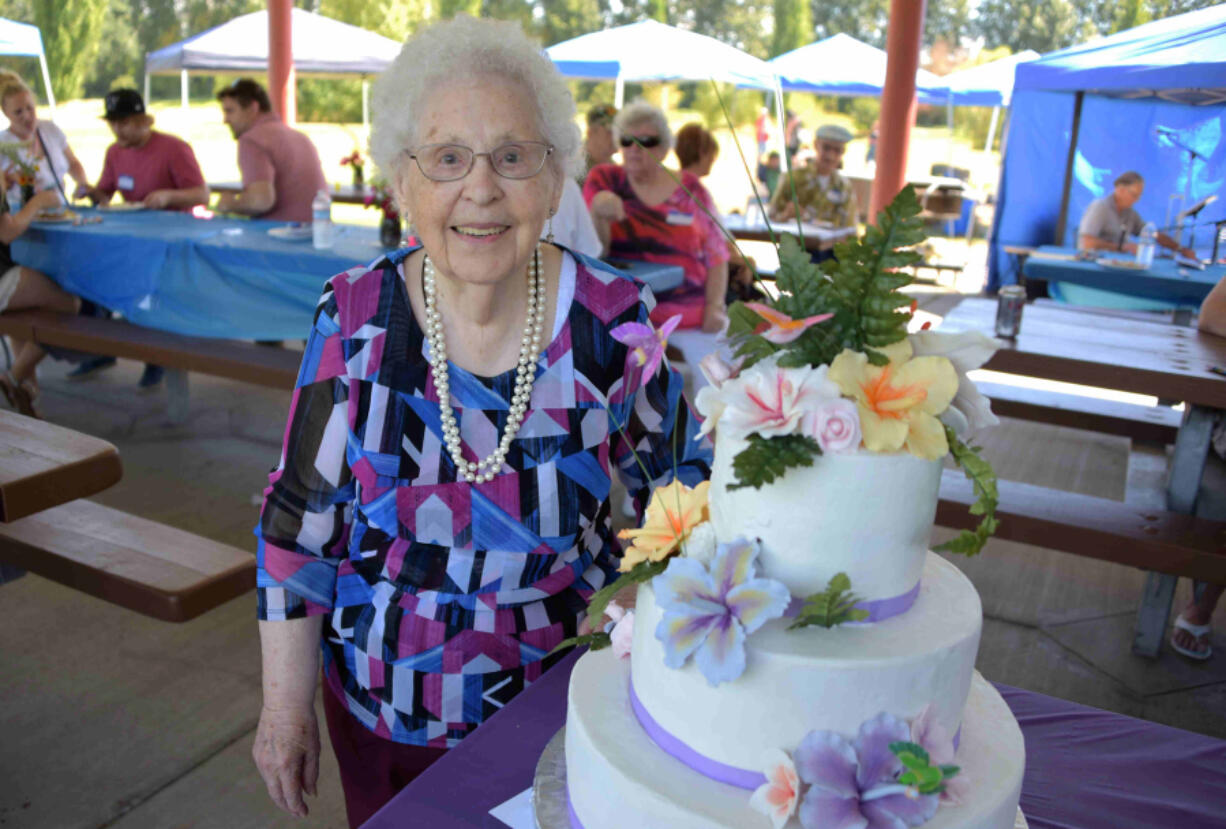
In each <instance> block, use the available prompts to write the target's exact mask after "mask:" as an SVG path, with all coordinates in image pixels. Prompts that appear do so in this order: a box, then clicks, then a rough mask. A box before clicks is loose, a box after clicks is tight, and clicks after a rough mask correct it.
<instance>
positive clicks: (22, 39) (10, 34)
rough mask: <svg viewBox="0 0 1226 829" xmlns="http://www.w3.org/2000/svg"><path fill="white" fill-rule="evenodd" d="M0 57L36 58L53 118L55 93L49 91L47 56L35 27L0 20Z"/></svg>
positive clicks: (49, 79)
mask: <svg viewBox="0 0 1226 829" xmlns="http://www.w3.org/2000/svg"><path fill="white" fill-rule="evenodd" d="M0 55H19V56H21V57H30V58H38V65H39V67H40V68H41V69H42V70H43V88H44V89H46V90H47V103H48V104H49V105H50V107H51V115H52V116H53V117H54V116H55V93H54V92H52V91H51V73H49V72H48V71H47V55H46V53H45V52H43V35H42V32H40V31H39V30H38V27H37V26H31V25H30V24H29V23H18V22H16V21H14V20H5V19H4V18H0Z"/></svg>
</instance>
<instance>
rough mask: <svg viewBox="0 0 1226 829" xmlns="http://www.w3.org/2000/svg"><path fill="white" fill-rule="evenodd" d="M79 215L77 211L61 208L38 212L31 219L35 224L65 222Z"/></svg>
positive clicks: (71, 220)
mask: <svg viewBox="0 0 1226 829" xmlns="http://www.w3.org/2000/svg"><path fill="white" fill-rule="evenodd" d="M79 217H80V214H79V213H74V212H73V211H71V210H61V211H57V212H55V213H38V214H37V215H35V217H34V218H33V220H32V221H33V222H34V223H35V224H67V223H71V222H73V221H74V220H76V219H78V218H79Z"/></svg>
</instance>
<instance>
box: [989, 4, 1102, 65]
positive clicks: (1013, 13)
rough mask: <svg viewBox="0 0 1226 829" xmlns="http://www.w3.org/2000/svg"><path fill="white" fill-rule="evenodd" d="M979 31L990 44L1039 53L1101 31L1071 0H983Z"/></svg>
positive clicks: (1016, 50)
mask: <svg viewBox="0 0 1226 829" xmlns="http://www.w3.org/2000/svg"><path fill="white" fill-rule="evenodd" d="M975 30H976V33H977V34H979V35H982V36H983V38H984V41H985V42H986V44H987V45H988V46H989V47H997V46H1007V47H1009V51H1010V52H1014V53H1016V52H1021V51H1022V50H1024V49H1034V50H1035V51H1036V52H1039V53H1040V54H1043V53H1046V52H1051V51H1053V50H1056V49H1063V48H1064V47H1065V46H1072V45H1073V44H1075V43H1081V42H1082V41H1084V40H1088V39H1089V38H1090V37H1092V36H1093V35H1095V34H1097V33H1098V31H1097V29H1096V27H1095V25H1094V22H1093V21H1092V19H1091V17H1089V16H1083V15H1082V13H1081V10H1080V9H1079V8H1078V7H1077V6H1075V5H1074V4H1073V3H1072V2H1070V0H983V2H982V3H980V4H979V16H978V18H977V20H976V22H975Z"/></svg>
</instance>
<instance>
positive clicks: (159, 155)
mask: <svg viewBox="0 0 1226 829" xmlns="http://www.w3.org/2000/svg"><path fill="white" fill-rule="evenodd" d="M103 101H104V105H105V107H106V114H105V115H103V117H104V118H106V122H107V124H108V125H110V127H111V132H112V133H114V134H115V143H114V144H112V145H111V146H110V147H108V148H107V150H106V160H105V161H104V162H103V165H102V177H101V178H100V179H98V183H97V184H96V185H94V186H93V187H91V188H88V189H87V190H86V193H87V194H88V195H89V197H90V198H91V199H93V201H94V202H95V203H100V204H106V203H108V202H110V200H111V197H112V196H114V195H115V192H116V191H119V193H120V194H122V195H123V200H124V201H125V202H143V203H144V205H145V206H146V207H151V208H153V209H155V210H190V209H191V208H192V206H193V205H197V204H204V203H205V202H207V201H208V200H209V188H208V185H206V184H205V183H204V176H203V175H201V173H200V165H199V164H198V163H197V162H196V154H195V153H194V152H192V148H191V145H190V144H188V143H187V142H186V141H184V140H183V139H182V138H177V137H175V136H173V135H167V134H166V133H164V132H158V131H157V130H155V129H153V116H152V115H149V114H148V113H147V112H145V101H144V99H143V98H141V96H140V93H139V92H137V91H136V90H135V89H116V90H114V91H113V92H108V93H107V95H106V98H104V99H103Z"/></svg>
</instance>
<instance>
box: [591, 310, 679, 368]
mask: <svg viewBox="0 0 1226 829" xmlns="http://www.w3.org/2000/svg"><path fill="white" fill-rule="evenodd" d="M680 324H681V315H680V314H675V315H673V316H671V317H669V318H668V319H666V320H665V321H664V324H663V325H661V326H660V327H659V328H658V329H657V328H652V327H651V326H650V325H645V324H644V323H641V322H625V323H622V324H621V325H619V326H617V327H616V328H614V329H613V330H612V331H611V332H609V333H611V334H612V335H613V339H615V340H617V341H618V342H619V343H621V344H623V345H628V346H630V353H629V354H628V355H626V361H627V362H630V361H633V362H634V364H635V365H636V366H641V367H642V369H643V379H644V380H646V379H647V378H648V377H654V376H655V373H656V370H657V369H658V368H659V367H660V363H661V361H663V359H664V348H665V346H667V345H668V338H669V335H671V334H672V333H673V331H674V330H675V329H676V328H677V326H678V325H680Z"/></svg>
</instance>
